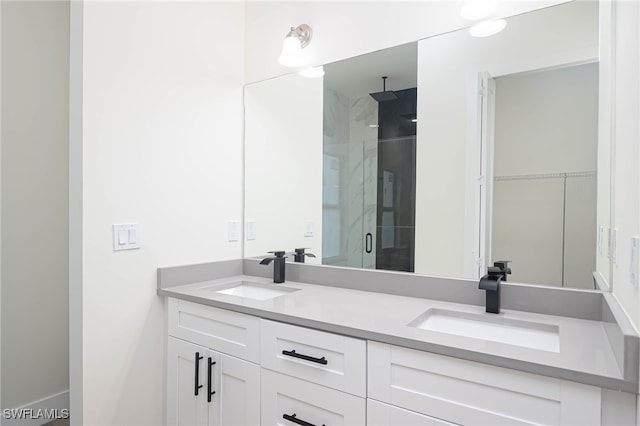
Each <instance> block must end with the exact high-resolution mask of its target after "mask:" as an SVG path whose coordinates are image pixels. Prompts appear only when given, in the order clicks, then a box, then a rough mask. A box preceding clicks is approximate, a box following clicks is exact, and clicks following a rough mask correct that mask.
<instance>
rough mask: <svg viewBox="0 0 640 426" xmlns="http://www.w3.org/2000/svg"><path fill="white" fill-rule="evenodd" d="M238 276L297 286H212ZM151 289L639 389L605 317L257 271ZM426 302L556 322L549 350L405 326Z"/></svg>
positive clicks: (445, 352)
mask: <svg viewBox="0 0 640 426" xmlns="http://www.w3.org/2000/svg"><path fill="white" fill-rule="evenodd" d="M239 281H248V282H254V283H262V284H265V285H269V286H274V288H280V287H284V288H289V289H299V291H293V292H288V293H286V294H284V295H281V296H277V297H274V298H270V299H267V300H254V299H250V298H244V297H239V296H234V295H229V294H222V293H218V292H217V290H219V289H223V288H226V287H229V286H230V285H231V284H233V283H237V282H239ZM158 294H160V295H162V296H167V297H174V298H178V299H183V300H187V301H191V302H196V303H201V304H205V305H209V306H214V307H218V308H222V309H228V310H232V311H236V312H241V313H246V314H250V315H255V316H258V317H261V318H265V319H271V320H275V321H281V322H285V323H290V324H295V325H299V326H303V327H310V328H314V329H318V330H324V331H328V332H332V333H339V334H343V335H348V336H353V337H357V338H362V339H368V340H374V341H378V342H383V343H389V344H394V345H400V346H404V347H408V348H412V349H417V350H423V351H428V352H433V353H438V354H442V355H447V356H453V357H457V358H462V359H467V360H470V361H476V362H481V363H485V364H490V365H495V366H500V367H505V368H512V369H516V370H520V371H526V372H529V373H534V374H541V375H546V376H550V377H556V378H560V379H566V380H571V381H575V382H580V383H585V384H590V385H594V386H600V387H604V388H609V389H615V390H623V391H626V392H632V393H638V383H637V382H632V381H629V380H625V379H624V377H623V375H622V373H621V371H620V368H619V366H618V364H617V362H616V359H615V356H614V354H613V351H612V349H611V346H610V344H609V340H608V337H607V334H606V332H605V329H604V323H602V322H600V321H589V320H583V319H576V318H569V317H562V316H554V315H543V314H536V313H529V312H520V311H513V310H507V309H503V310H502V311H501V312H500V314H490V313H485V312H484V307H483V306H475V305H465V304H459V303H450V302H443V301H438V300H430V299H421V298H415V297H405V296H396V295H390V294H383V293H375V292H367V291H359V290H351V289H345V288H338V287H328V286H322V285H314V284H306V283H300V282H294V281H287V282H285V283H282V284H274V283H273V282H272V280H270V279H267V278H262V277H254V276H246V275H238V276H233V277H228V278H222V279H217V280H211V281H203V282H198V283H193V284H184V285H179V286H175V287H168V288H164V289H159V290H158ZM429 309H439V310H445V311H448V312H450V311H454V312H457V313H463V314H472V315H474V316H476V318H478V317H477V316H488V317H487V319H488V320H489V321H502V320H505V322H509V320H513V321H525V322H529V323H536V324H542V325H543V327H545V326H544V325H545V324H546V325H550V326H552V327H551V328H555V327H554V326H557V327H558V334H559V347H558V349H557V351H556V350H540V349H532V348H529V347H525V346H519V345H516V344H511V343H509V344H508V343H499V342H496V341H490V340H484V339H480V338H475V337H466V336H460V335H457V334H450V333H444V332H438V331H431V330H426V329H421V328H416V327H412V326H409V325H408V324H410V323H412V322H414V321H416V319H418V318H420V316H421V315H424V314H425V313H426V312H427V311H428V310H429Z"/></svg>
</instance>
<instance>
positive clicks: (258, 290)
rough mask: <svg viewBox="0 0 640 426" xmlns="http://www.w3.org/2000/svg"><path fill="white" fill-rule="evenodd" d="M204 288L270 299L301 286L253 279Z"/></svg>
mask: <svg viewBox="0 0 640 426" xmlns="http://www.w3.org/2000/svg"><path fill="white" fill-rule="evenodd" d="M203 290H209V291H215V292H216V293H220V294H227V295H230V296H237V297H243V298H245V299H253V300H268V299H273V298H274V297H278V296H282V295H285V294H290V293H293V292H295V291H298V290H300V289H299V288H292V287H284V286H281V285H276V284H263V283H256V282H252V281H235V282H232V283H229V284H223V285H216V286H211V287H204V288H203Z"/></svg>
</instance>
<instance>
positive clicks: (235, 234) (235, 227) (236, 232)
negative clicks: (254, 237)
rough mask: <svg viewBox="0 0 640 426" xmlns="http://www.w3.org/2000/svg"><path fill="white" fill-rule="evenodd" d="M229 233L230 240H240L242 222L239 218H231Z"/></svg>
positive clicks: (228, 227) (228, 226)
mask: <svg viewBox="0 0 640 426" xmlns="http://www.w3.org/2000/svg"><path fill="white" fill-rule="evenodd" d="M227 234H228V240H229V241H238V240H240V222H239V221H237V220H230V221H229V223H228V224H227Z"/></svg>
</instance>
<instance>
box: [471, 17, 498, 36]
mask: <svg viewBox="0 0 640 426" xmlns="http://www.w3.org/2000/svg"><path fill="white" fill-rule="evenodd" d="M506 26H507V21H505V20H504V19H497V20H494V21H484V22H480V23H479V24H476V25H474V26H473V27H471V28H469V34H471V35H472V36H473V37H489V36H492V35H494V34H498V33H499V32H500V31H502V30H504V29H505V27H506Z"/></svg>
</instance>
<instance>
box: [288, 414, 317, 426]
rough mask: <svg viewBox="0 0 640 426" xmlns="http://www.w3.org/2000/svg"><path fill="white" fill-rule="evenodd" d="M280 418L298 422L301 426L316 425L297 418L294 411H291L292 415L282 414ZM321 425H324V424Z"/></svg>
mask: <svg viewBox="0 0 640 426" xmlns="http://www.w3.org/2000/svg"><path fill="white" fill-rule="evenodd" d="M282 418H283V419H285V420H289V421H290V422H293V423H296V424H299V425H301V426H316V425H314V424H313V423H309V422H305V421H304V420H300V419H299V418H297V417H296V413H293V414H292V415H288V414H283V415H282ZM322 426H324V424H323V425H322Z"/></svg>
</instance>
